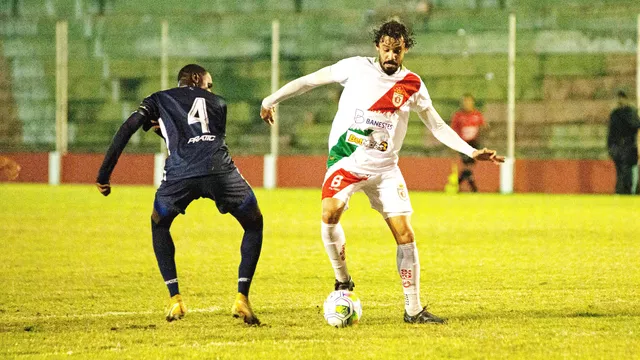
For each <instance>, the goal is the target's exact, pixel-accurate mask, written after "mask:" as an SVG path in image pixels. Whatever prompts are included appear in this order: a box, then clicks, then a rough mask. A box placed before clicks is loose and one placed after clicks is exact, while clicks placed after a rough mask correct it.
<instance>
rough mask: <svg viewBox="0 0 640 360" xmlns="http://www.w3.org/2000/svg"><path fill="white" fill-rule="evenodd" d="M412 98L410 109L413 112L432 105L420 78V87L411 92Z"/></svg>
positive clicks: (421, 110) (423, 109)
mask: <svg viewBox="0 0 640 360" xmlns="http://www.w3.org/2000/svg"><path fill="white" fill-rule="evenodd" d="M413 96H414V99H413V101H412V102H411V110H413V111H415V112H423V111H425V110H427V109H428V108H429V107H431V106H432V105H433V102H432V101H431V96H430V95H429V91H428V90H427V87H426V86H425V85H424V82H423V81H422V79H421V80H420V89H419V90H418V92H416V93H415V94H413Z"/></svg>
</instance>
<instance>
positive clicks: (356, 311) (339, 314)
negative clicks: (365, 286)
mask: <svg viewBox="0 0 640 360" xmlns="http://www.w3.org/2000/svg"><path fill="white" fill-rule="evenodd" d="M324 318H325V320H327V323H328V324H329V325H331V326H335V327H337V328H342V327H346V326H351V325H353V324H356V323H357V322H358V321H359V320H360V319H361V318H362V304H361V303H360V299H359V298H358V296H357V295H356V294H355V293H354V292H351V291H347V290H337V291H333V292H331V294H329V296H328V297H327V300H325V302H324Z"/></svg>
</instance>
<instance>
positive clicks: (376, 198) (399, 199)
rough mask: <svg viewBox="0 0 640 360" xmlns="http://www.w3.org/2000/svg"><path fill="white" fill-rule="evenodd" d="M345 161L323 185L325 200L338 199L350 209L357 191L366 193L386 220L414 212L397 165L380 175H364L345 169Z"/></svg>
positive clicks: (325, 177)
mask: <svg viewBox="0 0 640 360" xmlns="http://www.w3.org/2000/svg"><path fill="white" fill-rule="evenodd" d="M340 163H341V162H338V163H336V164H334V165H333V166H332V167H330V168H329V169H328V170H327V173H326V174H325V176H324V184H323V185H322V199H326V198H334V199H338V200H340V201H342V202H344V203H345V204H346V207H345V209H347V208H348V207H349V199H350V198H351V195H353V194H354V193H355V192H356V191H362V192H364V193H365V194H366V195H367V197H368V198H369V203H370V204H371V208H373V209H374V210H376V211H378V212H379V213H380V214H381V215H382V216H383V217H384V218H385V219H387V218H390V217H394V216H400V215H410V214H411V213H412V212H413V208H412V207H411V200H410V199H409V190H408V189H407V184H406V183H405V181H404V177H402V172H400V168H398V167H397V166H396V167H395V168H393V169H391V170H389V171H385V172H382V173H379V174H361V173H355V172H352V171H348V170H346V169H344V168H342V166H341V165H342V164H340Z"/></svg>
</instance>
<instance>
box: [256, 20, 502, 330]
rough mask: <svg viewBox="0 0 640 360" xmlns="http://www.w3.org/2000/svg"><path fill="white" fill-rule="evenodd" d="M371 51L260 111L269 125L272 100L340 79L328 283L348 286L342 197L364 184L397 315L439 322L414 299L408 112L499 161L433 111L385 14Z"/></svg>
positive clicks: (407, 40)
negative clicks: (381, 229)
mask: <svg viewBox="0 0 640 360" xmlns="http://www.w3.org/2000/svg"><path fill="white" fill-rule="evenodd" d="M374 42H375V45H376V50H377V52H378V57H377V58H369V57H352V58H347V59H344V60H341V61H339V62H337V63H336V64H334V65H331V66H328V67H325V68H323V69H320V70H318V71H316V72H314V73H312V74H309V75H306V76H303V77H301V78H298V79H296V80H293V81H291V82H290V83H288V84H286V85H284V86H283V87H282V88H280V89H279V90H278V91H276V92H275V93H273V94H271V95H269V96H268V97H266V98H265V99H264V100H263V101H262V109H261V111H260V116H261V117H262V119H263V120H264V121H266V122H267V123H269V124H273V121H274V120H273V112H274V106H275V105H276V104H278V103H279V102H282V101H284V100H286V99H289V98H291V97H293V96H297V95H300V94H302V93H304V92H306V91H308V90H310V89H313V88H314V87H317V86H320V85H324V84H329V83H334V82H337V83H340V84H341V85H342V86H344V91H343V92H342V95H341V96H340V101H339V104H338V112H337V113H336V115H335V118H334V120H333V124H332V127H331V133H330V134H329V158H328V161H327V172H326V175H325V178H324V184H323V186H322V224H321V226H322V241H323V242H324V246H325V249H326V251H327V254H328V255H329V259H330V261H331V265H332V266H333V269H334V272H335V277H336V282H335V290H353V287H354V283H353V280H352V279H351V276H350V275H349V272H348V270H347V264H346V258H345V234H344V231H343V229H342V226H341V225H340V222H339V221H340V217H341V215H342V213H343V212H344V211H345V210H346V209H347V208H348V203H349V198H350V197H351V195H353V193H355V192H356V191H363V192H364V193H365V194H366V195H367V197H368V198H369V202H370V203H371V207H372V208H373V209H375V210H377V211H378V212H379V213H380V214H381V215H382V216H383V218H384V219H385V221H386V222H387V224H388V225H389V228H390V229H391V232H392V233H393V236H394V238H395V240H396V243H397V245H398V248H397V265H398V273H399V274H400V278H401V282H402V288H403V292H404V297H405V313H404V321H405V322H408V323H444V322H445V320H444V319H441V318H440V317H438V316H435V315H433V314H431V313H430V312H428V311H427V309H426V307H424V308H423V307H422V305H421V303H420V262H419V259H418V250H417V248H416V245H415V235H414V232H413V229H412V227H411V223H410V219H411V213H412V208H411V202H410V201H409V193H408V191H407V185H406V183H405V181H404V178H403V177H402V173H401V172H400V169H399V168H398V152H399V151H400V148H401V147H402V142H403V140H404V137H405V135H406V133H407V124H408V120H409V111H415V112H417V113H418V115H419V117H420V119H421V120H422V122H423V123H424V124H425V125H426V126H427V128H428V129H429V130H431V132H432V133H433V135H434V136H435V137H436V138H437V139H438V140H439V141H440V142H442V143H444V144H445V145H447V146H449V147H450V148H452V149H454V150H457V151H459V152H461V153H463V154H466V155H468V156H469V157H472V158H474V159H476V160H485V161H492V162H494V163H501V162H504V157H502V156H498V155H497V154H496V152H495V151H494V150H488V149H486V148H484V149H481V150H477V149H474V148H473V147H471V146H470V145H469V144H467V143H466V142H465V141H464V140H462V139H461V138H460V137H459V136H458V135H457V134H456V133H455V132H454V131H453V130H452V129H451V128H450V127H449V126H448V125H447V124H446V123H445V122H444V121H443V120H442V118H441V117H440V115H439V114H438V112H436V110H435V109H434V107H433V104H432V102H431V98H430V96H429V93H428V91H427V88H426V87H425V85H424V83H423V82H422V80H421V79H420V77H419V76H418V75H417V74H415V73H413V72H411V71H409V70H407V69H406V68H405V67H404V66H402V61H403V58H404V55H405V53H406V52H407V50H408V49H409V48H411V46H412V45H413V39H412V38H411V35H410V33H409V31H408V30H407V28H406V27H405V26H404V25H403V24H401V23H399V22H397V21H389V22H386V23H385V24H383V25H382V26H381V27H380V28H379V29H377V30H376V31H375V32H374Z"/></svg>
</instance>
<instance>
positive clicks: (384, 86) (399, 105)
mask: <svg viewBox="0 0 640 360" xmlns="http://www.w3.org/2000/svg"><path fill="white" fill-rule="evenodd" d="M332 82H337V83H340V84H341V85H342V86H344V91H343V92H342V95H341V96H340V102H339V104H338V112H337V113H336V116H335V117H334V119H333V124H332V126H331V133H330V134H329V159H328V161H327V167H331V166H332V165H333V164H335V163H337V162H338V161H340V162H341V164H344V165H345V166H344V167H345V168H346V170H349V171H353V172H356V173H365V174H375V173H382V172H385V171H388V170H391V169H393V168H395V167H396V166H397V165H398V153H399V152H400V149H401V148H402V143H403V141H404V138H405V135H406V134H407V125H408V122H409V111H415V112H417V113H418V115H419V116H420V119H421V120H422V121H423V122H424V124H425V125H426V126H427V127H428V128H429V130H431V132H432V133H433V134H434V136H435V137H436V138H437V139H438V140H440V141H441V142H442V143H444V144H446V145H447V146H449V147H451V148H452V149H454V150H457V151H460V152H462V153H464V154H466V155H468V156H472V153H473V152H474V151H475V149H474V148H473V147H471V146H469V144H467V143H466V142H464V140H462V139H461V138H460V137H459V136H458V135H457V134H456V133H455V131H453V130H452V129H451V128H450V127H449V126H448V125H447V124H446V123H445V122H444V120H442V118H441V117H440V115H439V114H438V113H437V111H435V109H434V108H433V105H432V102H431V98H430V97H429V92H428V91H427V88H426V87H425V85H424V83H423V82H422V80H421V79H420V77H419V76H418V75H417V74H415V73H413V72H411V71H409V70H407V69H406V68H405V67H402V68H400V69H398V71H397V72H396V73H394V74H392V75H387V74H386V73H385V72H384V71H383V70H382V68H381V67H380V64H379V62H378V61H377V60H376V59H375V58H369V57H352V58H347V59H344V60H341V61H339V62H337V63H335V64H334V65H331V66H328V67H326V68H323V69H320V70H318V71H317V72H315V73H312V74H309V75H306V76H304V77H301V78H298V79H296V80H293V81H291V82H290V83H288V84H286V85H285V86H283V87H282V88H280V89H279V90H278V91H276V92H275V93H273V94H271V95H269V96H268V97H266V98H265V99H264V100H263V101H262V106H263V107H264V108H270V107H272V106H274V105H275V104H277V103H279V102H281V101H284V100H286V99H288V98H291V97H293V96H297V95H299V94H302V93H304V92H306V91H308V90H310V89H313V88H314V87H317V86H320V85H323V84H328V83H332ZM343 159H345V160H347V159H348V161H341V160H343Z"/></svg>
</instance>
